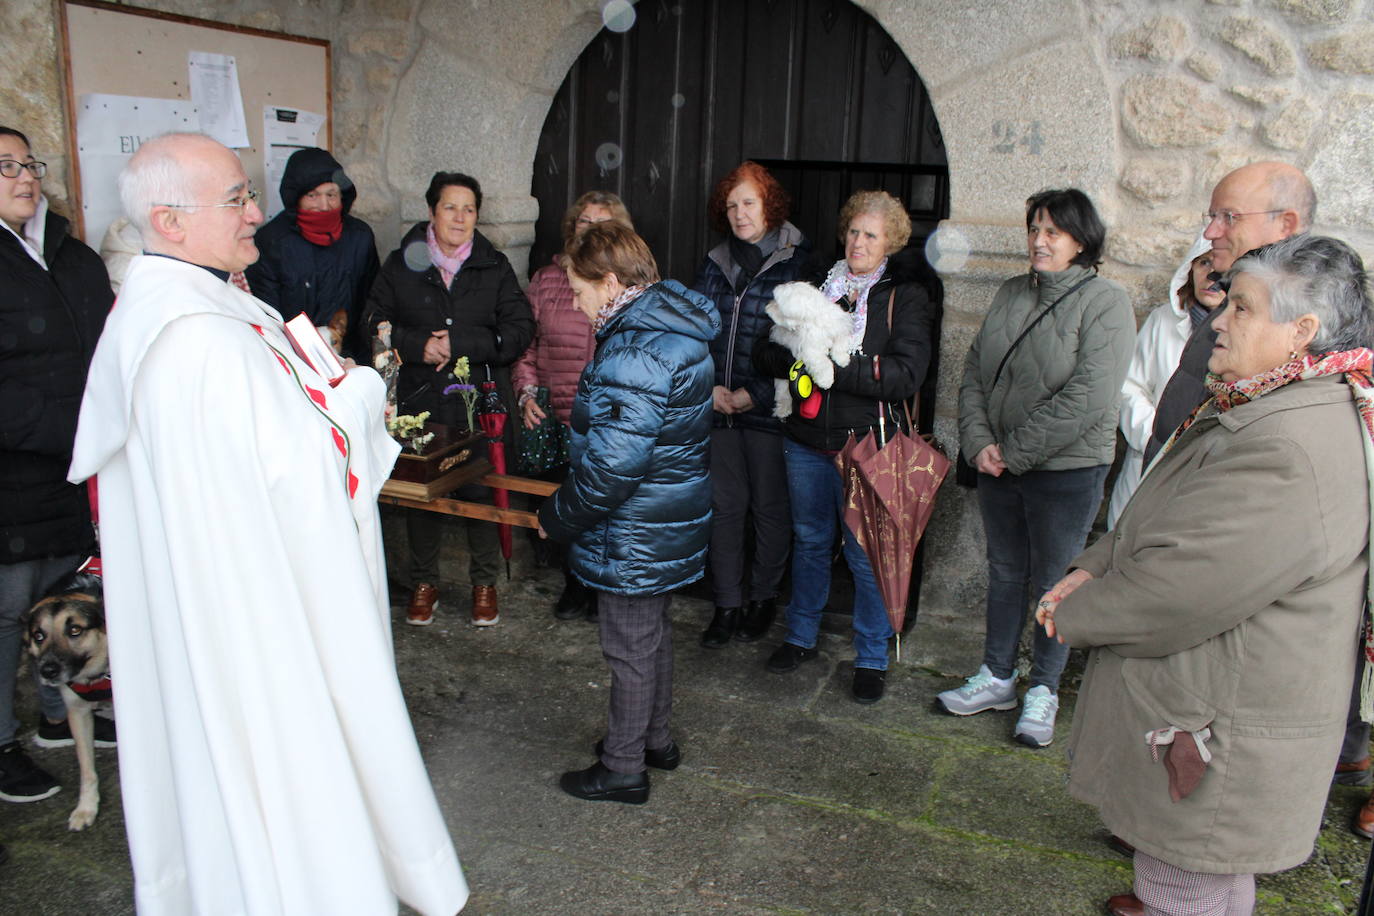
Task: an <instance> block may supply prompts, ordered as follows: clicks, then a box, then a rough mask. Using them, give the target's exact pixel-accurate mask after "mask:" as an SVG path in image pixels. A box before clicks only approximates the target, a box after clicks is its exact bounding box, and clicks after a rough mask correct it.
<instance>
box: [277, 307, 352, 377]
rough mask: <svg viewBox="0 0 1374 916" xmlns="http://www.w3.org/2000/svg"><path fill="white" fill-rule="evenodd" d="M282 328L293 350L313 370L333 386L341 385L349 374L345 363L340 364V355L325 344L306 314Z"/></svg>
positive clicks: (303, 313) (300, 315)
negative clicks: (344, 365)
mask: <svg viewBox="0 0 1374 916" xmlns="http://www.w3.org/2000/svg"><path fill="white" fill-rule="evenodd" d="M282 327H283V328H284V329H285V331H286V339H287V340H289V341H291V349H293V350H295V351H296V355H297V356H299V357H300V358H301V359H303V360H305V362H306V364H307V365H308V366H310V368H311V369H314V370H315V371H316V372H317V373H319V375H321V376H322V377H323V378H325V379H326V380H328V382H329V384H330V385H331V386H334V385H337V384H339V382H340V381H341V380H342V379H343V377H344V375H346V374H347V370H346V369H344V367H343V363H341V362H339V357H338V354H336V353H335V352H334V348H333V347H331V346H330V345H329V344H328V343H326V342H325V339H324V337H323V336H321V335H320V331H319V329H318V328H316V327H315V325H314V323H313V322H312V321H311V320H310V318H309V317H308V316H307V315H306V314H305V312H301V313H300V314H299V315H297V316H296V317H295V318H292V319H291V320H290V321H288V322H286V324H284V325H283V326H282Z"/></svg>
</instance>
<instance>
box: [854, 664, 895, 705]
mask: <svg viewBox="0 0 1374 916" xmlns="http://www.w3.org/2000/svg"><path fill="white" fill-rule="evenodd" d="M886 679H887V672H886V671H879V670H878V669H877V668H855V669H854V686H853V687H852V688H851V692H852V693H853V694H854V702H856V703H876V702H878V701H879V700H881V699H882V698H883V682H884V681H885V680H886Z"/></svg>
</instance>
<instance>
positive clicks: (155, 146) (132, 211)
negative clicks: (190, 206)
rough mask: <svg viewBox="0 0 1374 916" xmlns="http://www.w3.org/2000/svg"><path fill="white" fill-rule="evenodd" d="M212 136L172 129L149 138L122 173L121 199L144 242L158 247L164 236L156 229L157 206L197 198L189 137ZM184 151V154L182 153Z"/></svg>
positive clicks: (151, 249) (148, 247)
mask: <svg viewBox="0 0 1374 916" xmlns="http://www.w3.org/2000/svg"><path fill="white" fill-rule="evenodd" d="M193 138H194V139H195V140H209V139H210V138H209V137H207V136H206V135H205V134H197V133H169V134H162V135H161V136H158V137H154V138H153V139H151V140H148V141H147V142H145V143H144V144H143V145H142V146H140V147H139V148H138V152H136V153H134V155H133V158H131V159H130V160H129V162H128V164H127V165H125V166H124V170H123V171H121V172H120V173H119V182H118V183H119V202H120V204H121V205H123V207H124V215H125V216H126V217H128V220H129V222H130V223H132V224H133V225H134V227H135V228H136V229H138V232H139V235H140V236H141V237H142V239H143V245H144V247H145V248H147V249H148V250H149V251H153V250H156V249H157V247H158V245H159V243H160V242H161V237H160V236H158V234H157V233H156V232H154V231H153V227H152V222H151V219H150V214H151V213H152V210H153V208H154V207H157V206H166V205H167V204H177V203H189V202H192V201H194V200H195V194H196V190H197V189H196V187H195V181H194V178H193V177H192V175H191V173H190V170H189V169H187V168H186V167H185V166H186V165H187V164H188V161H187V159H186V158H185V149H184V147H185V145H186V141H187V140H190V139H193ZM178 153H180V154H181V155H178Z"/></svg>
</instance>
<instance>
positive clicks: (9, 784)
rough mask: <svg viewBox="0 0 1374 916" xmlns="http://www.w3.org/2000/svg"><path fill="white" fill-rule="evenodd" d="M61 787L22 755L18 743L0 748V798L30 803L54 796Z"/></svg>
mask: <svg viewBox="0 0 1374 916" xmlns="http://www.w3.org/2000/svg"><path fill="white" fill-rule="evenodd" d="M61 788H62V787H61V786H59V785H58V784H57V780H56V779H53V778H52V775H51V774H50V773H48V771H47V770H43V769H40V768H39V767H38V766H36V765H35V764H34V762H33V761H32V760H30V759H29V755H28V754H25V753H24V749H23V748H22V747H20V746H19V742H18V741H11V742H10V743H9V744H6V745H5V746H4V747H0V798H3V799H4V800H5V801H11V802H31V801H38V800H39V799H43V798H48V797H49V796H53V795H56V794H57V792H58V790H59V789H61Z"/></svg>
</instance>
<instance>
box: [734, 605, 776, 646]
mask: <svg viewBox="0 0 1374 916" xmlns="http://www.w3.org/2000/svg"><path fill="white" fill-rule="evenodd" d="M776 616H778V605H777V602H776V601H775V600H774V599H772V598H764V599H763V600H762V601H750V602H749V607H747V608H745V610H744V618H743V619H742V620H740V624H739V629H738V630H736V631H735V638H736V639H738V640H739V641H740V642H754V641H755V640H757V639H759V638H761V637H763V636H766V635H768V630H769V628H770V627H772V626H773V618H774V617H776Z"/></svg>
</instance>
